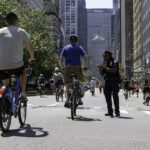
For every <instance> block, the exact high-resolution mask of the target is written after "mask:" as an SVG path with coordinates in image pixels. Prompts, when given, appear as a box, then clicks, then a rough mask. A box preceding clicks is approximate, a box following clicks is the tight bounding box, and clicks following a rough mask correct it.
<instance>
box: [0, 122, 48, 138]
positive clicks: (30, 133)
mask: <svg viewBox="0 0 150 150" xmlns="http://www.w3.org/2000/svg"><path fill="white" fill-rule="evenodd" d="M48 135H49V134H48V132H47V131H43V128H40V127H31V126H30V125H29V124H27V125H24V126H23V127H20V128H19V129H14V130H9V131H8V132H6V133H3V134H2V135H1V136H2V137H11V136H18V137H19V136H20V137H32V138H39V137H45V136H48Z"/></svg>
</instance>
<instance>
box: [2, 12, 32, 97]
mask: <svg viewBox="0 0 150 150" xmlns="http://www.w3.org/2000/svg"><path fill="white" fill-rule="evenodd" d="M6 22H7V24H8V26H7V27H3V28H1V29H0V79H2V82H3V84H4V86H7V85H8V84H9V80H8V78H9V74H10V73H15V72H19V73H21V74H20V81H21V88H22V93H21V94H22V97H24V98H26V94H25V88H26V80H27V75H26V72H25V68H24V62H23V49H24V48H25V47H26V48H27V50H28V52H29V56H30V58H29V63H31V62H33V61H35V57H34V51H33V49H32V45H31V42H30V39H29V35H28V34H27V32H26V31H25V30H24V29H22V28H20V27H18V26H17V23H18V17H17V15H16V14H15V13H13V12H10V13H8V14H7V16H6ZM6 71H7V72H9V74H8V73H6ZM3 89H5V88H3ZM0 92H2V91H0Z"/></svg>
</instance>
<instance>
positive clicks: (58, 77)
mask: <svg viewBox="0 0 150 150" xmlns="http://www.w3.org/2000/svg"><path fill="white" fill-rule="evenodd" d="M53 79H54V83H55V88H56V89H58V88H59V86H61V85H62V86H63V85H64V77H63V74H62V73H61V72H60V71H59V68H58V67H56V68H55V72H54V74H53ZM62 89H63V88H62Z"/></svg>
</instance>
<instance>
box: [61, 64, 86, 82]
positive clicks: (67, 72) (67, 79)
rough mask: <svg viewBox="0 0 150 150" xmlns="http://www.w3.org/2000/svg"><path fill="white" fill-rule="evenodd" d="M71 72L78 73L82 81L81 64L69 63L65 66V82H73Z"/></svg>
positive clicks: (78, 77)
mask: <svg viewBox="0 0 150 150" xmlns="http://www.w3.org/2000/svg"><path fill="white" fill-rule="evenodd" d="M71 74H76V75H77V79H78V80H80V81H83V74H82V68H81V66H72V65H67V66H66V67H65V72H64V80H65V84H69V83H71V82H72V80H71V77H70V75H71Z"/></svg>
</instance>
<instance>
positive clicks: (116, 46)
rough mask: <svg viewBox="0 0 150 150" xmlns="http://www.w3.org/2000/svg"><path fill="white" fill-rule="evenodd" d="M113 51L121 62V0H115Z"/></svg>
mask: <svg viewBox="0 0 150 150" xmlns="http://www.w3.org/2000/svg"><path fill="white" fill-rule="evenodd" d="M111 35H112V39H111V51H112V52H113V55H114V57H115V58H116V59H117V60H118V61H119V62H121V10H120V0H113V15H112V34H111Z"/></svg>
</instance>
